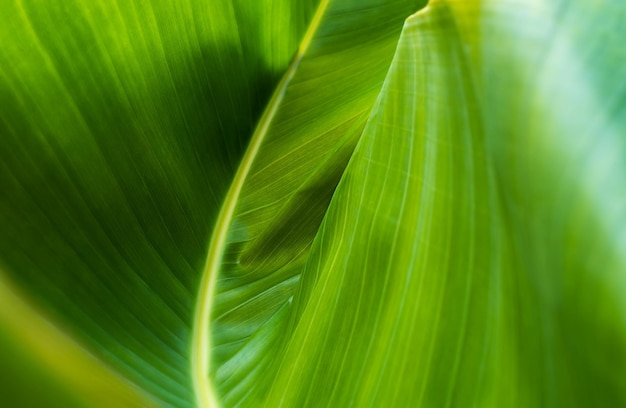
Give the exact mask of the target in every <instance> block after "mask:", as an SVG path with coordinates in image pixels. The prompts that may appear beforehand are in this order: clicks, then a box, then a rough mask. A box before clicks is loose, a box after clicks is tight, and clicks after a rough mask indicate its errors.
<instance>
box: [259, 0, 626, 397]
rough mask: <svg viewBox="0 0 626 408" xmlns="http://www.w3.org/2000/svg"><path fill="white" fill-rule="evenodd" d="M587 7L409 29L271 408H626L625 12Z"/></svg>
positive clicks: (487, 15) (475, 14) (446, 11)
mask: <svg viewBox="0 0 626 408" xmlns="http://www.w3.org/2000/svg"><path fill="white" fill-rule="evenodd" d="M593 4H595V3H594V2H592V1H589V2H584V1H579V2H573V3H568V4H567V5H562V7H560V8H558V7H556V5H555V6H554V7H553V6H552V5H551V4H534V3H532V2H528V4H527V7H520V5H519V4H518V3H508V2H501V1H484V2H474V3H473V4H472V2H447V1H436V2H432V4H431V5H429V6H428V7H427V8H426V9H425V10H423V11H420V12H419V13H417V14H416V15H414V16H413V17H411V18H410V19H409V20H407V23H406V25H405V28H404V32H403V34H402V37H401V39H400V42H399V45H398V50H397V53H396V55H395V57H394V60H393V63H392V65H391V69H390V71H389V74H388V76H387V79H386V81H385V84H384V86H383V88H382V91H381V93H380V96H379V99H378V101H377V104H376V106H375V108H374V110H373V112H372V114H371V115H370V118H369V121H368V123H367V125H366V128H365V130H364V133H363V135H362V137H361V139H360V141H359V144H358V146H357V148H356V151H355V153H354V155H353V156H352V158H351V161H350V165H349V166H348V168H347V170H346V171H345V173H344V175H343V177H342V180H341V182H340V184H339V186H338V188H337V190H336V191H335V194H334V196H333V198H332V202H331V205H330V207H329V210H328V212H327V214H326V217H325V219H324V222H323V223H322V226H321V228H320V231H319V234H318V235H317V237H316V239H315V242H314V244H313V248H312V249H311V251H310V253H309V255H308V258H307V261H306V267H305V269H304V272H303V273H302V277H301V279H300V282H301V283H300V286H299V288H298V290H297V292H296V295H295V296H294V298H293V303H292V304H293V307H292V308H291V310H290V311H289V312H287V313H289V317H287V318H286V319H288V320H289V321H290V325H289V326H288V327H286V328H284V329H283V333H282V334H281V337H282V338H283V343H282V344H284V351H283V352H282V355H281V357H280V363H279V366H278V368H276V372H277V376H276V378H273V380H272V387H271V390H270V391H269V396H268V398H267V400H266V401H265V406H268V407H270V406H496V407H500V406H622V405H624V404H625V403H626V392H625V388H624V387H623V384H625V383H626V359H624V356H626V347H625V345H626V325H625V322H626V302H625V299H624V297H623V293H624V290H625V289H626V286H625V284H626V282H625V276H624V271H626V256H625V254H626V246H625V245H626V240H624V238H625V235H624V229H623V222H624V219H625V218H624V216H625V215H626V213H625V211H624V209H625V208H626V206H624V203H625V202H626V183H624V174H626V172H625V170H626V149H625V147H626V146H625V145H624V143H625V142H626V140H624V135H626V111H625V110H624V106H623V104H621V103H620V101H622V100H623V97H624V92H625V90H626V89H625V88H624V87H623V86H616V84H618V83H619V82H620V81H621V82H623V81H622V80H621V78H624V77H625V76H626V66H624V64H623V61H624V59H623V58H619V57H618V56H619V55H620V50H622V49H623V47H622V46H621V45H620V44H621V40H620V39H619V36H616V34H615V33H616V31H617V27H619V26H620V25H621V24H622V23H623V22H624V21H625V20H624V16H625V14H624V11H625V10H624V7H623V6H622V5H621V3H619V2H603V5H604V7H603V8H595V7H594V6H593ZM600 22H601V23H600ZM607 25H608V26H609V27H608V28H607V27H605V26H607ZM585 28H586V29H588V30H591V29H593V31H584V29H585ZM577 30H581V31H577ZM585 38H588V40H586V41H585ZM589 39H593V40H589ZM574 47H576V48H574ZM575 50H576V52H574V51H575ZM622 54H623V52H622ZM581 57H583V58H582V59H581ZM600 96H601V97H600Z"/></svg>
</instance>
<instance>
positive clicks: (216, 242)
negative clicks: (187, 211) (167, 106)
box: [191, 0, 331, 407]
mask: <svg viewBox="0 0 626 408" xmlns="http://www.w3.org/2000/svg"><path fill="white" fill-rule="evenodd" d="M330 1H331V0H321V1H320V4H319V5H318V7H317V10H316V12H315V15H314V16H313V19H312V20H311V24H310V25H309V28H308V29H307V31H306V33H305V35H304V37H303V39H302V41H301V43H300V46H299V48H298V51H297V53H296V55H295V57H294V59H293V60H292V62H291V63H290V64H289V67H288V68H287V71H286V72H285V74H284V75H283V77H282V79H281V81H280V82H279V84H278V86H277V88H276V90H275V91H274V93H273V94H272V97H271V99H270V101H269V104H268V105H267V107H266V108H265V111H264V112H263V115H262V116H261V119H260V121H259V123H258V124H257V127H256V129H255V130H254V133H253V135H252V139H251V140H250V145H249V146H248V149H247V150H246V153H245V154H244V156H243V159H242V161H241V164H240V166H239V168H238V169H237V173H236V174H235V177H234V179H233V182H232V184H231V186H230V188H229V190H228V193H227V195H226V199H225V201H224V204H223V205H222V208H221V209H220V213H219V216H218V218H217V223H216V225H215V229H214V230H213V234H212V236H211V241H210V244H209V249H208V254H207V260H206V264H205V268H204V271H203V273H202V280H201V282H200V288H199V292H198V300H197V303H196V308H195V316H194V322H193V332H192V344H191V376H192V380H193V388H194V392H195V396H196V402H197V404H198V406H199V407H218V406H219V403H218V401H217V398H216V396H215V391H214V390H213V384H212V382H211V380H210V379H209V378H208V375H209V367H210V352H209V351H210V348H211V347H210V333H209V327H210V317H211V306H212V301H213V296H214V293H215V285H216V282H217V275H218V272H219V269H220V266H221V263H222V255H223V252H224V247H225V244H226V238H227V236H228V231H229V228H230V224H231V221H232V218H233V214H234V212H235V208H236V206H237V202H238V200H239V195H240V194H241V190H242V188H243V185H244V183H245V181H246V178H247V177H248V174H249V172H250V168H251V167H252V163H253V162H254V160H255V158H256V156H257V154H258V152H259V149H260V147H261V145H262V144H263V141H264V140H265V137H266V136H267V133H268V130H269V128H270V125H271V123H272V120H273V119H274V116H275V115H276V112H277V111H278V108H279V106H280V104H281V102H282V100H283V97H284V95H285V91H286V89H287V87H288V86H289V83H290V82H291V80H292V79H293V77H294V75H295V73H296V71H297V69H298V66H299V64H300V61H301V60H302V58H303V57H304V55H305V53H306V51H307V50H308V48H309V46H310V45H311V42H312V41H313V37H314V36H315V33H316V32H317V29H318V28H319V26H320V23H321V21H322V18H323V16H324V14H325V13H326V10H327V8H328V5H329V3H330Z"/></svg>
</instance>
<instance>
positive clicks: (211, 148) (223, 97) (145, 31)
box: [0, 0, 315, 406]
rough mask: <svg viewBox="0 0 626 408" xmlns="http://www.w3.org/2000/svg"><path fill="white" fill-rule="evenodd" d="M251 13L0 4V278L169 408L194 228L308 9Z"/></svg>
mask: <svg viewBox="0 0 626 408" xmlns="http://www.w3.org/2000/svg"><path fill="white" fill-rule="evenodd" d="M257 3H259V4H258V6H255V7H248V4H247V2H232V1H230V0H224V1H222V0H217V1H215V0H211V1H101V2H98V1H96V2H94V1H91V0H85V1H82V0H71V1H63V2H40V1H29V0H24V1H7V2H3V4H2V5H1V6H0V16H1V17H0V20H1V22H2V23H1V24H0V44H1V46H0V101H1V102H0V106H2V109H1V110H0V134H1V135H2V136H1V137H2V142H1V143H0V191H2V193H1V194H0V231H2V232H1V234H0V254H2V255H1V257H2V258H1V264H2V268H3V269H4V270H6V272H7V274H8V275H9V277H10V279H11V280H12V281H14V282H15V283H16V284H17V285H18V286H19V287H21V288H22V289H23V290H24V291H27V293H28V294H29V296H28V301H29V302H31V303H35V306H36V308H37V309H38V310H43V311H44V314H45V315H46V316H47V317H48V318H50V319H51V320H52V321H55V322H58V323H59V324H60V325H61V326H62V327H65V328H66V329H67V331H68V332H69V333H71V334H72V335H73V336H75V337H76V338H77V339H79V341H80V342H81V343H83V344H85V345H86V347H87V348H88V349H89V350H91V351H92V352H93V353H95V354H96V355H97V357H99V358H100V359H102V360H103V361H104V362H106V363H107V365H110V366H112V367H114V368H115V369H117V370H119V371H120V373H122V374H123V375H124V376H126V377H127V378H129V379H130V380H131V381H133V382H135V383H137V384H139V385H140V386H141V387H143V388H145V389H146V390H147V391H148V392H150V393H152V394H153V395H154V396H155V397H156V398H157V399H159V400H160V401H162V403H164V404H168V405H174V406H189V405H192V404H193V401H194V397H193V394H194V392H193V388H192V381H191V378H190V368H189V365H190V354H189V343H190V335H189V333H190V331H191V325H192V320H193V316H194V303H195V302H194V300H195V296H196V293H197V289H198V282H199V279H200V273H201V270H202V265H203V262H204V257H205V255H206V248H207V244H208V239H209V236H210V233H211V228H212V226H213V224H214V222H215V218H216V215H217V213H218V211H219V208H220V205H221V202H222V199H223V196H224V194H225V192H226V190H227V188H228V186H229V184H230V181H231V179H232V176H233V174H234V170H235V169H236V168H237V165H238V162H239V159H240V157H241V154H242V153H243V151H244V149H245V146H246V144H247V141H248V139H249V136H250V134H251V132H252V129H253V128H254V125H255V122H256V121H257V119H258V117H259V116H260V114H261V112H262V110H263V105H264V103H265V101H266V99H267V98H268V97H269V94H270V92H271V90H272V88H273V86H274V85H275V83H276V82H277V81H278V80H279V77H280V75H282V72H283V71H284V69H285V68H286V66H287V64H288V63H289V61H290V60H291V58H292V56H293V54H294V53H295V51H296V49H297V47H298V44H299V42H300V39H301V37H302V35H303V33H304V31H305V30H306V27H307V25H308V21H309V20H310V18H311V15H312V13H313V11H314V8H315V2H314V1H311V2H297V3H296V2H291V1H272V2H269V1H263V2H257ZM269 5H271V6H272V7H271V8H269V7H268V6H269ZM261 8H262V9H263V10H264V17H265V18H264V19H263V20H258V19H257V17H258V16H257V14H256V12H257V11H258V9H261ZM267 23H272V25H271V26H268V25H266V24H267ZM273 23H277V24H273ZM276 25H278V26H279V27H280V29H277V28H275V27H276ZM111 405H116V404H114V403H112V404H111Z"/></svg>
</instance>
